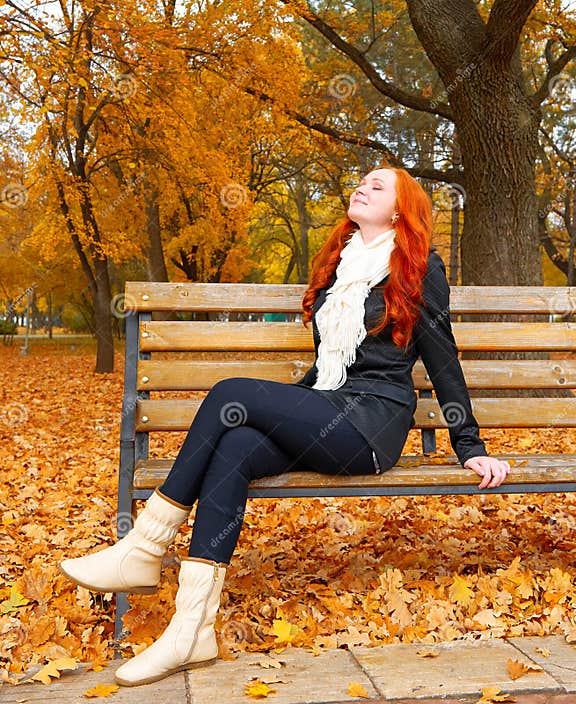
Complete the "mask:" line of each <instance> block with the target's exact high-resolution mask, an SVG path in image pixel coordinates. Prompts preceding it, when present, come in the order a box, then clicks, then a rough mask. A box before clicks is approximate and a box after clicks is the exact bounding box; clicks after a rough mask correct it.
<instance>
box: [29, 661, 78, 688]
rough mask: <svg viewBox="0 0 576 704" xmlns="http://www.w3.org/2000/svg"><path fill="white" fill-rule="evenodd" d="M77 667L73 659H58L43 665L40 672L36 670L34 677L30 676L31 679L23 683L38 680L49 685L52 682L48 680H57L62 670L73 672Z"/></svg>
mask: <svg viewBox="0 0 576 704" xmlns="http://www.w3.org/2000/svg"><path fill="white" fill-rule="evenodd" d="M77 667H78V663H77V662H76V660H75V659H74V658H58V659H57V660H50V662H49V663H48V664H46V665H44V667H43V668H42V669H41V670H38V672H37V673H36V674H35V675H32V677H30V678H29V679H28V680H25V682H29V681H30V680H38V681H39V682H43V683H44V684H50V682H51V681H52V680H51V679H50V678H51V677H55V678H59V677H60V672H61V671H62V670H75V669H76V668H77Z"/></svg>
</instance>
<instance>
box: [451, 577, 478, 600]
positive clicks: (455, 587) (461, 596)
mask: <svg viewBox="0 0 576 704" xmlns="http://www.w3.org/2000/svg"><path fill="white" fill-rule="evenodd" d="M448 594H449V595H450V599H451V600H452V601H455V602H456V603H457V604H460V605H461V606H468V604H469V603H470V602H471V601H472V598H473V596H474V591H473V590H472V589H470V586H469V584H468V580H467V579H466V577H463V576H462V575H460V574H456V575H454V580H453V582H452V584H451V586H450V588H449V589H448Z"/></svg>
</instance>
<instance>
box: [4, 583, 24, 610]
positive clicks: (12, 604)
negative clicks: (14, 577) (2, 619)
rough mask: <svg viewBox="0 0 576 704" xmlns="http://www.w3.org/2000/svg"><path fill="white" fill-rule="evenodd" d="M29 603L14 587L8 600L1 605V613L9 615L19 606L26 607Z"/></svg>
mask: <svg viewBox="0 0 576 704" xmlns="http://www.w3.org/2000/svg"><path fill="white" fill-rule="evenodd" d="M28 603H29V601H28V599H27V598H26V597H25V596H22V594H20V593H19V592H18V591H17V590H16V587H12V588H11V589H10V596H9V597H8V599H6V601H3V602H2V603H1V604H0V612H1V613H3V614H9V613H10V612H11V611H15V610H16V609H17V608H18V607H19V606H26V604H28Z"/></svg>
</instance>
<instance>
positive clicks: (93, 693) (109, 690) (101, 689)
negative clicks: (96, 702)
mask: <svg viewBox="0 0 576 704" xmlns="http://www.w3.org/2000/svg"><path fill="white" fill-rule="evenodd" d="M119 689H120V687H119V686H118V685H117V684H97V685H96V686H95V687H92V688H91V689H87V690H86V691H85V692H84V694H83V696H84V697H85V698H86V699H96V697H109V696H110V695H111V694H114V692H117V691H118V690H119Z"/></svg>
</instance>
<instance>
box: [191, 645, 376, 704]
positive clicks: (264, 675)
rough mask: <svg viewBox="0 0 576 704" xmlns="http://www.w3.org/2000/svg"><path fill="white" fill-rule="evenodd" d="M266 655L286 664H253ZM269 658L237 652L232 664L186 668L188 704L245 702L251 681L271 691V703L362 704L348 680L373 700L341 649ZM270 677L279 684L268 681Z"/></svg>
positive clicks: (299, 651)
mask: <svg viewBox="0 0 576 704" xmlns="http://www.w3.org/2000/svg"><path fill="white" fill-rule="evenodd" d="M271 657H272V658H274V659H275V660H280V661H284V662H285V663H286V664H285V665H283V666H282V667H281V668H273V667H271V668H265V667H262V666H261V665H260V664H259V663H261V662H264V663H265V662H267V661H268V662H269V661H270V659H271ZM271 657H270V656H268V655H264V654H262V653H240V654H239V656H238V658H237V659H236V660H217V661H216V662H215V663H214V664H212V665H210V666H209V667H207V668H205V669H203V670H191V671H190V672H188V673H187V677H188V682H189V688H190V695H191V702H192V704H212V702H226V704H246V702H248V701H250V698H248V697H246V695H245V686H246V685H247V684H249V683H250V681H251V679H252V678H253V677H258V678H259V679H260V680H261V681H264V682H267V683H268V684H269V686H270V687H272V688H273V689H275V690H276V693H275V694H273V695H270V697H269V701H273V702H274V704H299V703H301V702H334V701H345V700H354V701H356V702H358V701H363V700H362V699H358V698H354V697H352V696H350V695H348V694H347V692H348V685H349V683H350V682H358V683H360V684H362V685H363V686H364V688H365V689H366V691H367V693H368V696H369V697H370V698H371V699H375V698H378V697H379V693H378V691H377V690H376V689H374V687H373V686H372V684H371V682H370V680H369V678H368V677H367V676H366V675H365V674H364V673H363V672H362V669H361V668H360V667H359V665H358V663H357V662H356V661H355V659H354V658H353V657H352V655H351V654H350V653H349V652H347V651H346V650H343V649H338V648H336V649H333V650H327V651H326V652H323V653H321V654H320V655H317V656H315V655H312V654H311V653H309V652H307V651H306V650H304V649H303V648H287V649H286V650H285V651H284V652H282V653H274V654H273V655H272V656H271ZM274 679H278V680H282V681H281V682H272V681H271V680H274ZM266 701H268V700H266Z"/></svg>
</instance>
